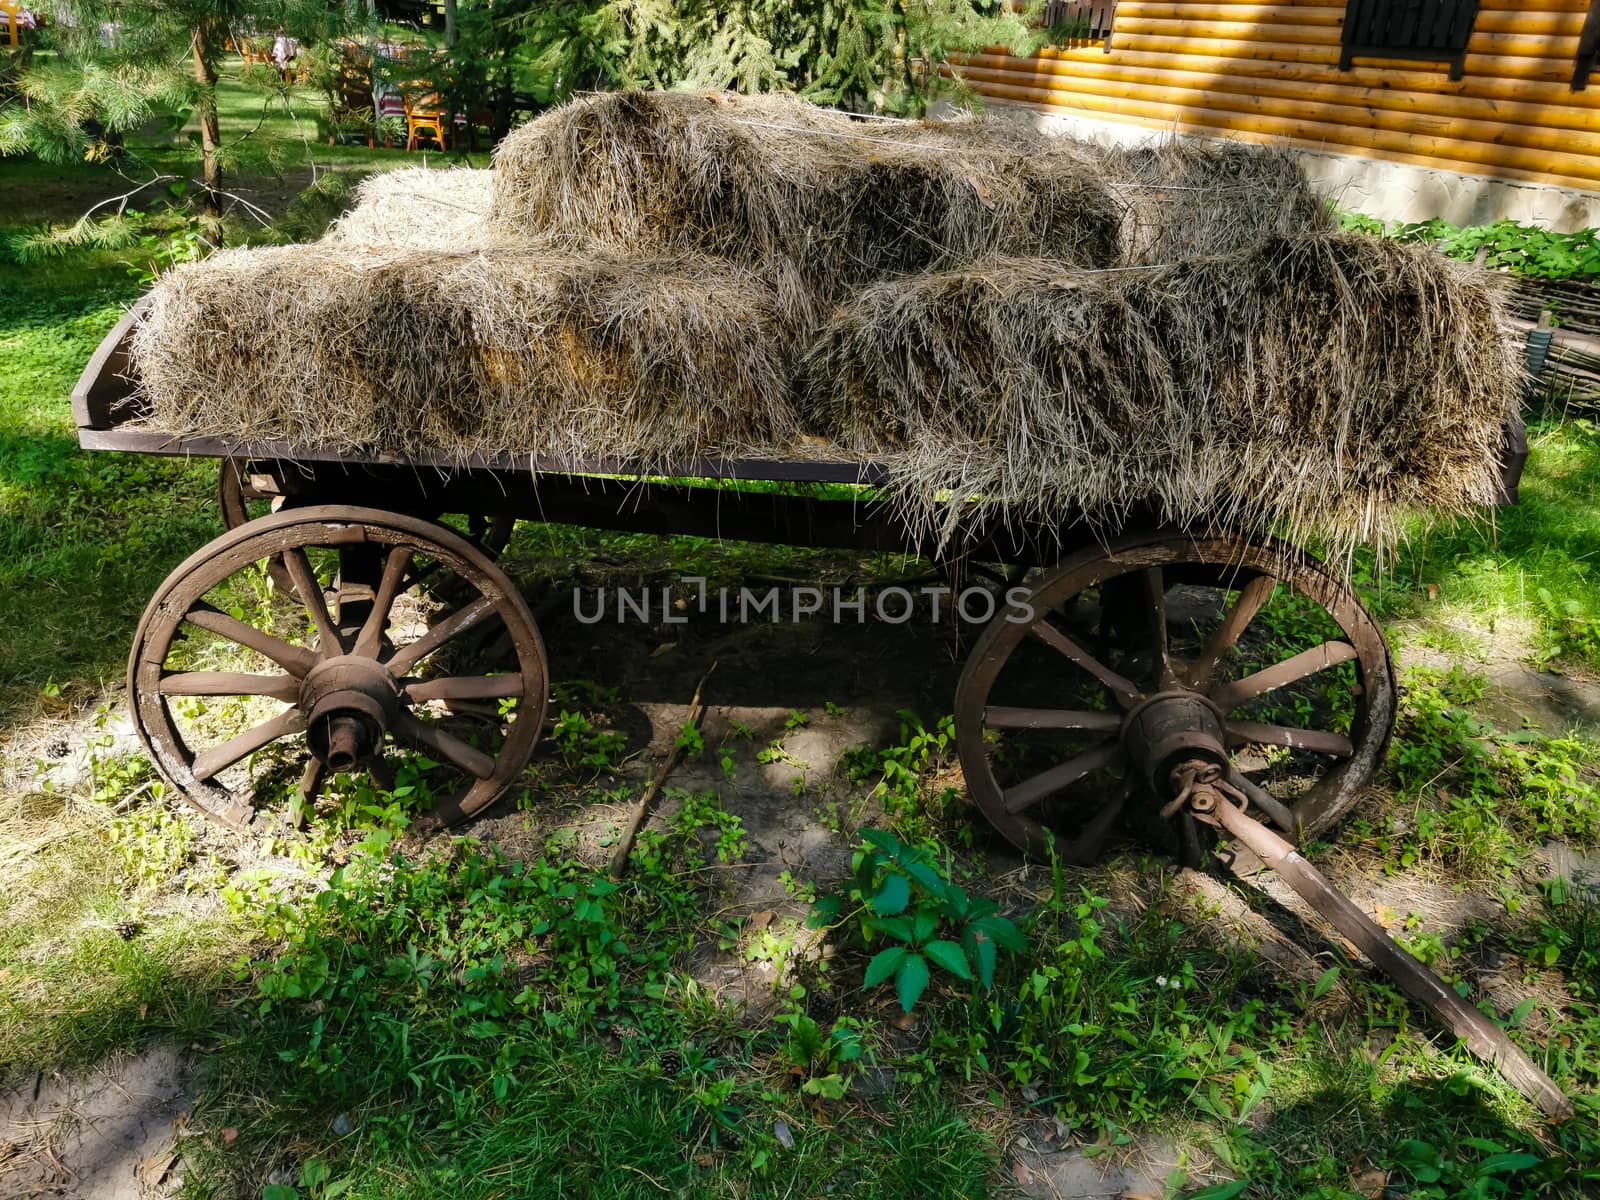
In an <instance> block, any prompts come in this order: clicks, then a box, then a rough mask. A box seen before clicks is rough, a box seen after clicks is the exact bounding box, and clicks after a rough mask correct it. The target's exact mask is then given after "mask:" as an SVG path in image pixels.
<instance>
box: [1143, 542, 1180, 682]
mask: <svg viewBox="0 0 1600 1200" xmlns="http://www.w3.org/2000/svg"><path fill="white" fill-rule="evenodd" d="M1143 574H1144V580H1143V582H1144V604H1145V615H1146V617H1147V618H1148V619H1149V623H1150V641H1151V643H1152V646H1153V647H1154V649H1155V655H1156V664H1155V680H1156V690H1158V691H1163V692H1165V691H1170V690H1171V689H1172V688H1174V687H1176V686H1177V684H1178V677H1177V676H1176V675H1174V674H1173V672H1172V659H1171V656H1170V654H1169V652H1168V649H1167V578H1166V573H1165V572H1163V571H1162V569H1161V568H1160V567H1146V568H1145V569H1144V573H1143Z"/></svg>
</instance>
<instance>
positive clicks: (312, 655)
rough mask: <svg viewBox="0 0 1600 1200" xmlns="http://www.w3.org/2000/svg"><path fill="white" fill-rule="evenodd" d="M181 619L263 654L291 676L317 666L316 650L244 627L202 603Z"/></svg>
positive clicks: (250, 627)
mask: <svg viewBox="0 0 1600 1200" xmlns="http://www.w3.org/2000/svg"><path fill="white" fill-rule="evenodd" d="M183 619H184V620H185V621H187V622H188V623H189V624H190V625H193V626H195V627H196V628H197V629H204V630H206V632H208V633H215V634H218V635H219V636H221V637H225V638H227V639H228V640H229V641H230V642H235V643H237V644H238V645H241V646H244V647H245V648H246V649H249V650H254V651H255V652H256V653H257V654H261V655H265V656H266V657H267V658H270V659H271V660H272V661H273V662H275V663H277V664H278V665H279V666H280V667H282V668H283V669H284V670H285V671H288V672H289V674H291V675H295V676H302V675H304V674H305V673H306V672H307V671H309V670H311V668H312V667H314V666H316V665H317V655H316V652H315V651H312V650H307V649H306V648H305V647H304V646H291V645H290V644H289V643H288V642H286V641H284V640H283V639H282V638H277V637H273V636H272V634H270V633H267V632H266V631H265V630H261V629H257V628H255V627H254V626H253V625H246V624H245V623H244V622H243V621H240V620H238V619H237V618H235V617H230V616H229V615H228V614H227V613H225V612H219V611H218V610H217V609H215V608H212V607H211V605H209V604H206V603H204V602H202V603H200V604H196V605H195V606H194V607H193V608H191V609H190V610H189V611H188V612H187V613H185V614H184V618H183Z"/></svg>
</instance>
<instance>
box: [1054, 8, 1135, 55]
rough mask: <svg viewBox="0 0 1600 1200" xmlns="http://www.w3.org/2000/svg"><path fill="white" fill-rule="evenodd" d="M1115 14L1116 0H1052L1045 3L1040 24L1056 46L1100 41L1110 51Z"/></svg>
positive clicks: (1107, 51)
mask: <svg viewBox="0 0 1600 1200" xmlns="http://www.w3.org/2000/svg"><path fill="white" fill-rule="evenodd" d="M1116 15H1117V4H1116V0H1067V2H1063V0H1051V3H1049V4H1046V5H1045V6H1044V18H1043V24H1044V27H1045V28H1046V29H1047V30H1049V31H1050V38H1051V40H1052V41H1053V42H1055V44H1056V45H1058V46H1065V45H1071V44H1072V43H1074V42H1101V41H1103V42H1104V43H1105V49H1106V53H1107V54H1109V53H1111V23H1112V21H1114V20H1115V19H1116Z"/></svg>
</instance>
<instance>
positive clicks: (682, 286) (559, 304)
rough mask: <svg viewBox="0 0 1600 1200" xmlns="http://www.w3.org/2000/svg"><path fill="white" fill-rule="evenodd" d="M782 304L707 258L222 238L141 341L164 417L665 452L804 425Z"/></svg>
mask: <svg viewBox="0 0 1600 1200" xmlns="http://www.w3.org/2000/svg"><path fill="white" fill-rule="evenodd" d="M775 307H776V306H775V302H774V300H773V298H772V296H771V294H770V292H769V291H768V290H767V289H766V288H765V287H764V286H763V285H762V284H761V282H760V281H759V280H757V279H754V278H751V277H750V276H748V275H747V274H745V273H743V272H740V271H737V270H735V269H732V268H730V267H728V266H727V265H726V264H721V263H714V262H710V261H707V260H704V259H693V258H679V259H675V260H647V261H618V260H615V259H606V258H599V257H595V256H593V255H590V256H586V257H583V258H578V257H573V256H564V255H558V254H553V253H551V252H549V251H546V250H538V249H528V248H515V247H507V246H502V247H497V248H496V249H495V250H494V251H493V253H487V254H480V253H468V254H447V253H437V252H433V253H430V252H419V251H409V252H405V251H401V252H396V251H384V250H374V249H359V248H356V247H341V248H340V250H339V252H338V253H337V254H330V253H329V252H328V250H327V249H326V248H324V247H319V246H288V247H282V248H277V249H266V250H232V251H225V252H223V253H221V254H218V255H215V256H214V257H212V258H210V259H208V260H206V261H205V262H204V263H200V264H195V265H192V266H189V267H185V268H182V269H180V270H178V271H175V272H173V273H171V274H169V275H167V276H166V277H164V278H163V279H162V280H161V281H160V282H159V283H158V284H157V285H156V287H155V289H154V291H153V292H152V294H151V305H150V308H149V310H148V313H147V314H146V316H145V318H144V320H143V321H142V322H141V324H140V325H139V327H138V329H137V331H136V334H135V338H134V343H133V356H134V361H135V364H136V366H137V371H138V377H139V380H140V384H141V400H142V402H143V404H144V405H145V406H146V408H147V410H148V417H147V423H148V424H150V425H151V426H153V427H155V428H158V429H161V430H163V431H166V432H169V433H175V434H181V435H187V436H201V435H216V436H220V437H226V438H229V439H232V440H236V441H240V442H244V443H261V442H266V441H281V442H289V443H293V444H295V445H300V446H314V447H320V448H325V449H332V450H337V451H341V452H351V451H370V452H376V453H380V454H389V455H395V456H402V457H422V458H430V459H434V460H437V459H438V458H440V457H444V458H448V459H452V460H460V459H462V458H465V457H466V456H468V455H471V454H474V453H498V452H507V453H513V454H539V455H554V456H564V457H573V458H595V457H623V458H628V457H636V458H638V459H639V460H641V461H642V462H644V463H663V462H666V461H669V460H672V459H677V458H683V457H693V456H699V455H708V456H716V455H721V454H731V453H738V452H741V451H746V450H750V449H768V450H770V448H771V447H772V446H773V445H774V444H788V443H790V442H792V441H793V440H794V439H795V438H796V437H797V436H798V429H797V422H796V417H795V413H794V408H793V403H792V396H791V391H792V364H793V359H794V353H795V351H794V348H793V346H792V345H791V344H790V342H789V341H788V337H787V334H786V331H785V328H784V326H783V324H782V323H781V322H780V321H779V320H778V319H777V315H776V312H775Z"/></svg>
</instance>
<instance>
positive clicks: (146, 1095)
mask: <svg viewBox="0 0 1600 1200" xmlns="http://www.w3.org/2000/svg"><path fill="white" fill-rule="evenodd" d="M187 1079H188V1068H187V1064H186V1063H185V1061H184V1059H183V1057H182V1056H181V1055H180V1054H179V1053H178V1052H177V1051H175V1050H173V1049H172V1048H171V1047H165V1046H161V1047H155V1048H152V1049H149V1050H146V1051H145V1052H144V1053H142V1054H138V1055H133V1056H130V1057H127V1058H120V1059H116V1060H114V1061H111V1062H107V1063H102V1064H101V1065H100V1066H98V1067H96V1068H95V1069H94V1070H93V1071H90V1072H86V1073H83V1074H79V1075H70V1074H54V1073H52V1074H49V1075H45V1074H39V1075H36V1076H34V1077H33V1078H32V1079H29V1080H25V1081H24V1082H23V1083H22V1085H21V1086H19V1087H18V1088H16V1089H15V1090H13V1091H11V1092H9V1093H3V1094H0V1192H3V1193H4V1194H5V1195H6V1196H8V1197H11V1198H12V1200H24V1198H29V1200H31V1198H33V1197H61V1198H63V1200H66V1198H69V1197H70V1198H71V1200H154V1198H155V1197H161V1196H167V1195H170V1194H172V1192H173V1191H174V1190H175V1189H176V1187H177V1185H178V1183H179V1182H180V1180H179V1178H178V1173H179V1172H181V1170H182V1167H181V1165H180V1160H179V1145H178V1139H179V1138H180V1137H181V1136H182V1133H183V1127H184V1121H185V1117H186V1116H187V1114H188V1111H189V1097H188V1092H187V1087H188V1083H187Z"/></svg>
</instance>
